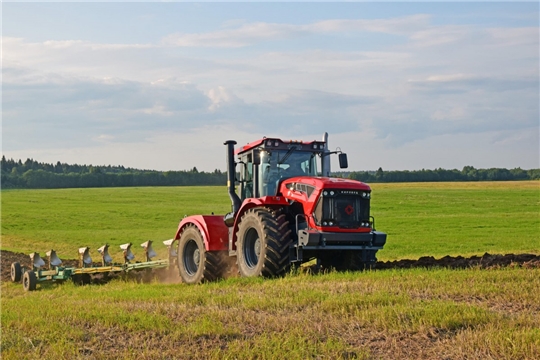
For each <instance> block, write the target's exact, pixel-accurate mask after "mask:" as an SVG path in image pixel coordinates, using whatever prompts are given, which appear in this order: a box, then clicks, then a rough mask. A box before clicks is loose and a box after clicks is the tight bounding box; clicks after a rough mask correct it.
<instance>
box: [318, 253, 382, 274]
mask: <svg viewBox="0 0 540 360" xmlns="http://www.w3.org/2000/svg"><path fill="white" fill-rule="evenodd" d="M375 253H376V251H375V250H366V251H328V252H326V253H325V254H324V255H322V256H321V257H320V258H319V265H321V266H322V268H323V270H330V269H335V270H338V271H358V270H366V269H372V268H374V267H375V263H376V261H377V258H376V257H375Z"/></svg>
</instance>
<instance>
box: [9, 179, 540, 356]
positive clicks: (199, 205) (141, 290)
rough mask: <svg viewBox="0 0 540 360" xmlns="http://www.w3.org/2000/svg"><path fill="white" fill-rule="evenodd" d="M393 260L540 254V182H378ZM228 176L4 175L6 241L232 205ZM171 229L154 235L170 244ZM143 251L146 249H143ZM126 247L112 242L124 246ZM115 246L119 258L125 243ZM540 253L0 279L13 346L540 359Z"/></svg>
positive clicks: (156, 222) (139, 223)
mask: <svg viewBox="0 0 540 360" xmlns="http://www.w3.org/2000/svg"><path fill="white" fill-rule="evenodd" d="M373 190H374V192H373V200H372V207H373V214H374V215H375V217H376V224H377V228H378V229H379V230H381V231H385V232H387V233H388V242H387V245H386V247H385V249H384V250H383V251H381V252H380V253H379V256H378V257H379V259H380V260H393V259H401V258H410V259H415V258H419V257H421V256H423V255H433V256H435V257H442V256H444V255H464V256H467V255H474V254H476V255H482V254H483V253H485V252H489V253H511V252H512V253H524V252H528V253H535V254H540V191H539V190H540V182H504V183H503V182H501V183H434V184H426V183H424V184H375V185H373ZM229 208H230V204H229V200H228V197H227V195H226V190H225V188H224V187H219V188H218V187H215V188H211V187H209V188H207V187H178V188H176V187H171V188H122V189H84V190H81V189H70V190H20V191H19V190H17V191H16V190H13V191H2V245H1V248H2V249H3V250H12V251H23V252H30V251H39V252H41V253H42V254H44V252H45V251H47V250H49V249H51V248H54V249H56V250H58V252H59V254H60V257H64V258H75V255H76V249H77V248H78V247H79V246H83V245H88V246H90V247H91V248H92V250H93V255H94V256H95V257H96V258H97V252H96V251H95V249H97V247H99V246H101V245H102V244H104V243H106V242H107V243H109V244H111V249H112V248H114V247H115V246H117V245H119V244H122V243H125V242H133V243H134V244H138V243H142V242H144V241H146V240H148V239H153V240H164V239H169V238H171V237H172V236H173V235H174V233H175V231H176V227H177V225H178V222H179V220H180V219H181V218H182V217H183V216H184V215H190V214H197V213H211V212H215V213H217V214H218V213H225V212H227V211H228V210H229ZM158 246H159V245H156V248H157V247H158ZM135 252H136V254H138V255H139V256H141V255H140V254H141V251H140V250H139V249H136V250H135ZM111 254H113V255H114V250H111ZM115 259H116V260H120V259H119V257H118V254H116V258H115ZM538 288H540V269H539V268H521V267H507V268H500V269H490V270H485V269H480V268H472V269H464V270H449V269H430V270H428V269H411V270H380V271H366V272H357V273H329V274H324V275H309V274H304V273H299V274H290V275H287V276H286V277H284V278H279V279H272V280H263V279H244V278H230V279H227V280H224V281H220V282H217V283H210V284H203V285H198V286H187V285H184V284H178V283H158V282H152V283H150V284H139V283H137V282H136V281H134V280H114V281H112V282H111V283H109V284H107V285H90V286H84V287H77V286H75V285H73V284H71V283H67V284H63V285H43V286H42V287H41V289H38V290H39V291H35V292H30V293H25V292H24V291H23V290H22V286H21V285H20V284H12V283H7V282H3V283H2V285H1V290H2V293H1V324H2V338H1V347H2V349H1V351H2V353H1V357H2V359H35V358H43V359H78V358H80V359H123V358H126V359H222V358H225V359H307V358H313V359H340V358H342V359H531V360H532V359H538V358H540V292H539V291H538Z"/></svg>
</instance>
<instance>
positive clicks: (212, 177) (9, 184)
mask: <svg viewBox="0 0 540 360" xmlns="http://www.w3.org/2000/svg"><path fill="white" fill-rule="evenodd" d="M334 175H335V176H340V177H344V178H349V179H354V180H359V181H363V182H367V183H370V182H371V183H375V182H428V181H505V180H539V179H540V169H531V170H523V169H520V168H515V169H511V170H508V169H504V168H491V169H476V168H474V167H472V166H465V167H464V168H463V169H462V170H457V169H453V170H446V169H441V168H439V169H435V170H429V169H428V170H426V169H422V170H414V171H408V170H402V171H400V170H397V171H384V170H383V169H382V168H379V169H378V170H377V171H353V172H336V173H334ZM226 182H227V176H226V173H223V172H221V171H220V170H218V169H216V170H214V171H213V172H204V171H201V172H199V171H198V170H197V168H196V167H194V168H193V169H191V170H184V171H156V170H140V169H133V168H125V167H123V166H110V165H109V166H93V165H77V164H74V165H71V164H66V163H60V162H57V163H56V164H47V163H40V162H37V161H35V160H33V159H27V160H26V161H25V162H24V163H23V162H22V160H18V161H15V160H13V159H10V160H6V158H5V156H2V160H1V186H2V188H4V189H9V188H21V189H54V188H84V187H124V186H188V185H224V184H225V183H226Z"/></svg>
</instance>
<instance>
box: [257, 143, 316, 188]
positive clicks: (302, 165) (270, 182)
mask: <svg viewBox="0 0 540 360" xmlns="http://www.w3.org/2000/svg"><path fill="white" fill-rule="evenodd" d="M315 157H316V153H313V152H307V151H295V150H294V149H291V150H274V151H261V165H260V166H261V167H260V174H261V176H260V179H261V181H260V184H259V186H260V188H259V192H260V194H261V196H265V195H275V193H276V188H277V183H278V182H279V180H281V179H286V178H290V177H294V176H317V161H316V158H315Z"/></svg>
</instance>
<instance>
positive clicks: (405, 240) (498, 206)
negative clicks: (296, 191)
mask: <svg viewBox="0 0 540 360" xmlns="http://www.w3.org/2000/svg"><path fill="white" fill-rule="evenodd" d="M372 187H373V199H372V214H373V215H374V216H375V220H376V225H377V229H378V230H380V231H384V232H387V233H388V243H387V244H386V246H385V248H384V250H382V251H380V252H379V253H378V258H379V259H380V260H395V259H401V258H411V259H415V258H419V257H421V256H428V255H431V256H435V257H442V256H445V255H462V256H469V255H482V254H483V253H485V252H489V253H509V252H515V253H524V252H529V253H538V252H539V251H540V236H539V234H540V212H539V211H540V191H539V190H540V182H538V181H523V182H477V183H414V184H374V185H372ZM228 211H230V202H229V198H228V195H227V192H226V189H225V187H155V188H152V187H143V188H98V189H62V190H11V191H2V249H7V250H12V251H19V252H25V253H30V252H33V251H38V252H41V253H44V252H45V251H48V250H50V249H51V248H53V249H55V250H57V253H58V254H59V256H60V257H61V258H62V257H64V258H76V254H77V253H76V249H77V248H79V247H81V246H90V247H91V250H92V251H95V250H96V249H97V248H98V247H100V246H101V245H103V244H105V243H109V244H110V245H111V255H113V256H115V254H114V252H115V250H114V249H118V247H117V246H118V245H121V244H124V243H127V242H133V243H134V244H135V245H136V246H138V244H140V243H142V242H144V241H146V240H149V239H151V240H156V241H161V240H166V239H170V238H172V237H173V236H174V234H175V232H176V228H177V226H178V223H179V221H180V220H181V218H182V217H183V216H184V215H192V214H210V213H212V212H214V213H216V214H225V213H226V212H228ZM159 248H160V246H159V245H156V249H159ZM118 256H119V255H118ZM115 259H117V260H118V261H120V260H121V259H120V257H118V258H115Z"/></svg>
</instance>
